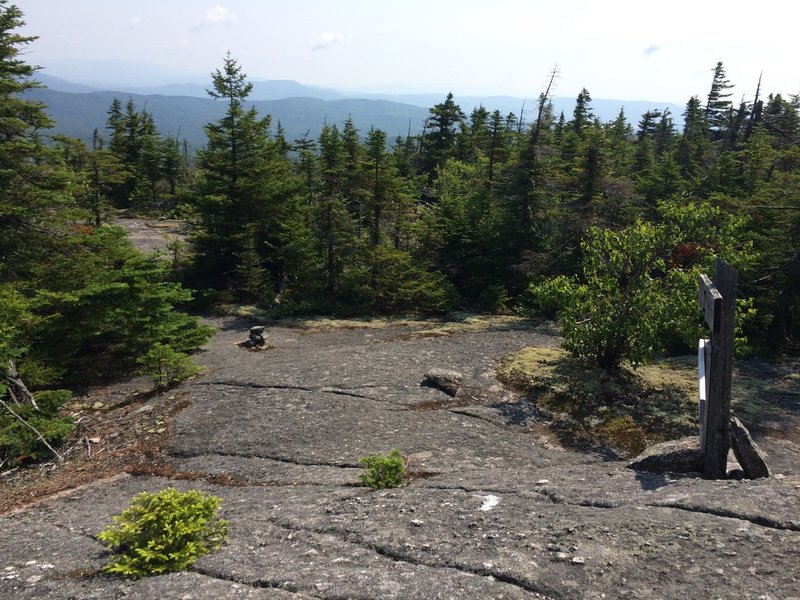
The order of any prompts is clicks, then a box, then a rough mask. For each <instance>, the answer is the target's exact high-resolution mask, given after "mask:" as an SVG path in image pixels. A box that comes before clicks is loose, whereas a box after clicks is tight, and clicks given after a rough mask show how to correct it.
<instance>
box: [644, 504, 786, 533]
mask: <svg viewBox="0 0 800 600" xmlns="http://www.w3.org/2000/svg"><path fill="white" fill-rule="evenodd" d="M646 506H649V507H652V508H673V509H675V510H684V511H686V512H693V513H700V514H705V515H711V516H714V517H723V518H727V519H736V520H737V521H746V522H748V523H752V524H753V525H758V526H760V527H766V528H767V529H776V530H778V531H800V523H793V522H788V523H786V522H782V521H776V520H775V519H770V518H769V517H765V516H762V515H743V514H741V513H737V512H735V511H733V510H728V509H725V508H711V507H703V506H687V505H684V504H647V505H646Z"/></svg>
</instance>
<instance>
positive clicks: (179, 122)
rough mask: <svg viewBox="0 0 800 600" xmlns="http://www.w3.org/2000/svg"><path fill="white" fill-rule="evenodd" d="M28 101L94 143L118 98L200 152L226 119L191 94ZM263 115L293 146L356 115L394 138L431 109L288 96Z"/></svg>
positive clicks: (58, 96)
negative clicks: (210, 127)
mask: <svg viewBox="0 0 800 600" xmlns="http://www.w3.org/2000/svg"><path fill="white" fill-rule="evenodd" d="M26 97H28V98H31V99H33V100H36V101H38V102H42V103H43V104H45V105H46V106H47V108H46V112H47V113H48V114H50V115H51V117H52V118H53V120H54V121H55V127H54V128H53V129H52V130H51V131H48V132H44V133H46V134H61V135H67V136H70V137H76V138H79V139H83V140H87V141H88V140H90V139H91V137H92V132H93V131H94V130H95V128H97V129H98V130H99V131H100V133H101V135H102V134H105V126H106V119H107V116H108V115H107V112H108V108H109V107H110V106H111V102H112V101H113V100H114V98H120V99H121V100H122V101H123V104H124V103H125V102H126V101H127V99H128V98H129V97H130V98H132V99H133V101H134V102H135V104H136V106H137V108H139V109H140V110H141V109H143V108H146V109H147V111H148V112H150V113H152V115H153V118H154V119H155V122H156V125H157V126H158V128H159V131H160V132H161V133H163V134H169V135H173V136H177V137H179V138H181V139H184V138H185V139H186V140H188V142H189V143H190V144H191V145H192V146H193V147H195V148H199V147H201V146H203V145H204V144H205V132H204V131H203V126H204V125H205V124H206V123H209V122H211V121H215V120H217V119H219V118H221V117H222V116H223V114H224V113H225V108H226V105H225V103H224V102H218V101H214V100H212V99H210V98H207V97H206V98H196V97H190V96H164V95H158V94H152V95H139V94H122V93H119V92H90V93H69V92H61V91H57V90H53V89H34V90H31V91H29V92H27V93H26ZM249 104H252V105H253V106H255V107H256V108H257V109H258V111H259V113H261V114H262V115H266V114H270V115H272V122H273V126H275V125H276V124H277V122H278V121H280V122H281V124H282V125H283V127H284V129H285V130H286V137H287V139H288V140H289V141H290V142H291V141H293V140H295V139H298V138H301V137H302V136H303V135H304V134H305V133H306V131H308V132H309V134H310V135H311V136H312V137H317V136H318V134H319V132H320V130H321V129H322V126H323V125H324V124H325V123H326V122H327V123H328V124H334V123H335V124H338V125H339V126H340V127H341V124H342V122H343V121H344V120H345V119H346V118H347V117H348V116H352V118H353V121H354V123H355V124H356V127H358V128H359V129H360V130H361V133H362V134H363V135H365V134H366V132H367V131H368V130H369V128H370V126H372V125H374V126H375V127H376V128H380V129H383V130H384V131H386V132H387V134H388V135H389V138H390V139H394V137H395V136H397V135H403V136H404V135H406V133H407V132H408V130H409V128H410V129H411V132H412V133H417V132H419V131H421V129H422V125H423V123H424V121H425V118H426V117H427V116H428V110H427V109H426V108H423V107H420V106H412V105H410V104H401V103H398V102H388V101H386V100H364V99H343V100H320V99H318V98H286V99H283V100H261V101H257V102H252V103H249Z"/></svg>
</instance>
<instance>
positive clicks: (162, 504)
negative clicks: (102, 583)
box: [97, 488, 228, 579]
mask: <svg viewBox="0 0 800 600" xmlns="http://www.w3.org/2000/svg"><path fill="white" fill-rule="evenodd" d="M220 502H221V500H220V499H219V498H217V497H215V496H211V495H208V494H204V493H203V492H200V491H198V490H189V491H188V492H179V491H178V490H176V489H175V488H167V489H165V490H162V491H160V492H158V493H155V494H151V493H149V492H142V493H141V494H139V495H138V496H136V497H135V498H134V499H133V502H132V503H131V506H130V507H129V508H127V509H125V510H124V511H123V512H122V514H121V515H117V516H115V517H114V523H113V524H112V525H109V526H108V527H106V528H105V529H104V530H103V531H102V532H100V534H99V535H98V536H97V537H98V539H100V540H101V541H102V542H105V543H106V544H108V546H109V547H110V548H111V550H112V551H114V553H115V554H116V556H115V557H114V558H113V559H112V561H111V562H109V564H108V565H106V566H105V567H104V570H105V571H106V572H108V573H115V574H117V575H123V576H125V577H132V578H134V579H138V578H139V577H143V576H145V575H158V574H161V573H169V572H171V571H179V570H181V569H185V568H186V567H188V566H189V565H190V564H192V563H193V562H194V561H195V560H197V559H198V558H200V557H201V556H203V555H204V554H208V553H209V552H213V551H214V550H217V549H218V548H219V547H220V546H221V545H222V542H223V541H224V540H225V538H226V537H227V534H228V523H227V521H225V520H224V519H219V518H217V510H218V509H219V506H220Z"/></svg>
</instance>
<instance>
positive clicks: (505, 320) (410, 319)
mask: <svg viewBox="0 0 800 600" xmlns="http://www.w3.org/2000/svg"><path fill="white" fill-rule="evenodd" d="M216 312H218V313H219V314H222V315H229V316H234V317H241V318H245V319H251V320H255V321H269V322H272V323H274V324H276V325H282V326H284V327H296V328H299V329H302V330H304V331H305V333H321V332H325V331H332V330H337V329H386V328H389V327H409V328H414V329H415V330H414V331H411V332H408V333H404V334H401V337H402V338H410V339H416V338H426V337H444V336H448V335H456V334H460V333H472V332H478V331H489V330H496V329H534V328H537V327H541V324H540V323H539V322H535V321H532V320H530V319H528V318H525V317H520V316H516V315H480V314H474V313H466V312H454V313H451V314H449V315H447V317H444V318H441V319H423V318H418V317H415V316H413V315H412V316H398V317H365V318H360V319H343V318H342V319H340V318H337V317H329V316H327V317H325V316H320V317H307V318H286V317H284V318H278V319H275V318H274V311H270V310H266V309H262V308H258V307H257V306H254V305H246V304H220V305H218V306H217V308H216Z"/></svg>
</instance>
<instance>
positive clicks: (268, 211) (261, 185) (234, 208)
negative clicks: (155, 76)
mask: <svg viewBox="0 0 800 600" xmlns="http://www.w3.org/2000/svg"><path fill="white" fill-rule="evenodd" d="M252 87H253V86H252V84H251V83H249V82H248V81H247V76H246V75H245V74H244V73H243V72H242V69H241V67H240V66H239V64H238V63H237V62H236V60H234V59H233V58H231V56H230V54H228V55H227V56H226V57H225V59H224V60H223V66H222V69H217V70H216V71H215V72H214V73H213V74H212V88H211V89H209V90H208V94H209V95H210V96H211V97H212V98H214V99H215V100H221V101H223V102H225V103H226V104H227V108H226V111H225V116H223V117H222V118H221V119H220V120H218V121H216V122H213V123H209V124H208V125H206V128H205V130H206V135H207V136H208V143H207V144H206V147H205V148H204V149H203V150H202V151H200V152H199V153H198V161H199V172H198V181H197V184H196V187H195V190H194V199H195V204H196V209H197V215H198V218H199V231H198V232H197V235H196V236H195V239H194V243H195V251H196V267H197V269H198V271H199V275H200V276H201V278H202V281H204V282H206V283H207V284H208V285H210V286H211V287H220V286H221V287H228V288H231V289H234V290H239V291H240V292H242V293H244V295H247V296H252V295H253V293H252V292H253V290H250V291H248V290H241V287H240V282H241V281H242V279H241V277H240V276H239V275H237V273H241V272H242V270H243V269H244V270H246V271H247V272H249V273H253V272H257V271H259V269H264V270H266V272H268V273H269V275H270V277H269V279H270V280H271V283H272V285H273V286H277V285H279V282H280V281H281V280H282V279H283V276H284V273H285V270H286V264H285V263H286V260H287V256H286V251H287V250H288V248H289V247H290V246H291V243H292V240H293V237H294V236H295V234H296V231H294V230H293V229H294V228H293V223H294V219H295V217H296V203H295V188H294V184H293V182H292V180H291V177H290V172H289V164H288V162H287V160H286V158H285V157H284V156H282V154H281V151H280V149H279V147H278V146H277V144H276V143H275V142H274V141H273V140H271V139H270V122H271V120H270V117H269V116H266V117H260V116H259V114H258V111H257V110H256V109H255V107H250V108H247V107H246V106H245V101H246V99H247V97H248V95H249V94H250V91H251V90H252ZM245 258H246V262H247V268H246V269H245V267H244V266H243V265H242V264H241V263H242V261H243V260H244V259H245ZM258 287H259V288H261V287H262V286H261V284H259V286H258ZM270 293H271V292H270V291H269V290H266V289H264V290H262V296H263V298H264V300H265V301H269V300H270V299H271V295H270Z"/></svg>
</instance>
